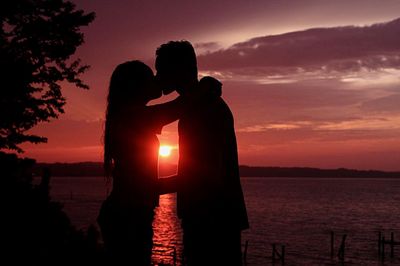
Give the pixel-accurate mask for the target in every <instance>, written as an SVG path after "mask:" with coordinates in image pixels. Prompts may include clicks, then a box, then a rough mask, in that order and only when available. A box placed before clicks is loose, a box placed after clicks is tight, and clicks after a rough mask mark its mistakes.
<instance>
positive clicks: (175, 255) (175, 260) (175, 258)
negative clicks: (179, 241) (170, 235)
mask: <svg viewBox="0 0 400 266" xmlns="http://www.w3.org/2000/svg"><path fill="white" fill-rule="evenodd" d="M173 256H174V266H176V262H177V254H176V247H174V253H173Z"/></svg>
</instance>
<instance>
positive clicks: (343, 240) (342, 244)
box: [338, 234, 347, 261]
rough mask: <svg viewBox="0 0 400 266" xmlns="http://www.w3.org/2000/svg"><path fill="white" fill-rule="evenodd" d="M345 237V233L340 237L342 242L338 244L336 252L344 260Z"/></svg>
mask: <svg viewBox="0 0 400 266" xmlns="http://www.w3.org/2000/svg"><path fill="white" fill-rule="evenodd" d="M346 237H347V235H346V234H344V235H343V237H342V243H341V244H340V248H339V252H338V257H339V259H340V260H341V261H343V260H344V250H345V245H346V242H345V241H346Z"/></svg>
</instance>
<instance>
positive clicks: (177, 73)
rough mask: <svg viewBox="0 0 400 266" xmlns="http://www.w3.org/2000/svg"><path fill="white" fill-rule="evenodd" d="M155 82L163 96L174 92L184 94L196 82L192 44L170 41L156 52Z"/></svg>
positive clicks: (194, 55)
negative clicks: (156, 81) (160, 88)
mask: <svg viewBox="0 0 400 266" xmlns="http://www.w3.org/2000/svg"><path fill="white" fill-rule="evenodd" d="M156 70H157V75H156V77H157V80H158V82H159V83H160V86H161V87H162V89H163V93H164V94H169V93H171V92H173V91H174V90H176V91H177V92H178V93H179V94H182V93H184V90H185V89H187V87H188V86H190V84H193V83H194V82H197V60H196V53H195V51H194V48H193V46H192V44H191V43H190V42H188V41H171V42H168V43H165V44H162V45H161V46H160V47H158V48H157V51H156Z"/></svg>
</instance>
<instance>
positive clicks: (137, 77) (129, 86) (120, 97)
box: [103, 60, 153, 180]
mask: <svg viewBox="0 0 400 266" xmlns="http://www.w3.org/2000/svg"><path fill="white" fill-rule="evenodd" d="M152 76H153V71H152V70H151V68H149V67H148V66H147V65H146V64H144V63H143V62H141V61H137V60H135V61H128V62H125V63H122V64H120V65H118V66H117V67H116V68H115V70H114V72H113V73H112V75H111V80H110V86H109V90H108V97H107V110H106V120H105V126H104V135H103V138H104V139H103V144H104V158H103V159H104V161H103V163H104V171H105V175H106V178H107V180H110V177H111V176H112V170H113V165H114V160H115V158H114V154H113V148H112V147H113V140H112V134H111V131H112V127H113V126H112V125H113V123H114V122H115V121H116V120H117V119H118V118H120V117H121V116H123V115H124V114H123V113H122V112H121V111H122V110H123V109H124V108H125V107H127V106H129V105H132V104H134V103H135V102H138V101H140V102H142V101H143V100H144V99H143V98H144V97H146V94H145V91H144V89H143V87H144V85H145V82H147V81H148V78H149V77H152Z"/></svg>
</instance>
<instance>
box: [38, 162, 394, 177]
mask: <svg viewBox="0 0 400 266" xmlns="http://www.w3.org/2000/svg"><path fill="white" fill-rule="evenodd" d="M43 168H49V169H50V171H51V174H52V176H70V177H74V176H76V177H78V176H104V171H103V166H102V163H100V162H81V163H37V164H36V165H35V167H34V169H33V170H34V174H35V175H41V172H42V169H43ZM176 168H177V167H176V165H165V166H162V167H160V169H159V172H160V176H168V175H173V174H175V173H176ZM239 172H240V176H241V177H297V178H299V177H303V178H400V172H386V171H379V170H355V169H346V168H338V169H320V168H311V167H270V166H247V165H241V166H239Z"/></svg>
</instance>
